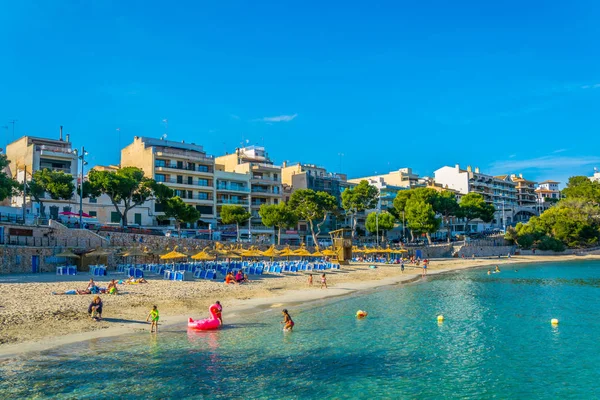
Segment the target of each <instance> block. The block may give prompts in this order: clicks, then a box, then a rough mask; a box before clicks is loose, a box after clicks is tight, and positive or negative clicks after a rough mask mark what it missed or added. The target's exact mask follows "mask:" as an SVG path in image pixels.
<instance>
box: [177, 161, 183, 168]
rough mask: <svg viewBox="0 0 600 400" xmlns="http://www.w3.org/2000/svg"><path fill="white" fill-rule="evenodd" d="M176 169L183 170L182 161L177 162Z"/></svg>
mask: <svg viewBox="0 0 600 400" xmlns="http://www.w3.org/2000/svg"><path fill="white" fill-rule="evenodd" d="M177 169H183V161H177Z"/></svg>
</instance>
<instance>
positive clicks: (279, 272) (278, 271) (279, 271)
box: [274, 266, 282, 275]
mask: <svg viewBox="0 0 600 400" xmlns="http://www.w3.org/2000/svg"><path fill="white" fill-rule="evenodd" d="M274 272H275V273H276V274H279V275H281V273H282V270H281V267H280V266H277V267H275V271H274Z"/></svg>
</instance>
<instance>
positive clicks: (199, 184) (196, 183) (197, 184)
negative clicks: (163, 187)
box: [157, 179, 212, 188]
mask: <svg viewBox="0 0 600 400" xmlns="http://www.w3.org/2000/svg"><path fill="white" fill-rule="evenodd" d="M157 182H158V183H164V184H167V185H168V184H172V185H185V186H195V187H207V188H212V184H211V183H210V182H209V183H204V182H200V181H192V183H189V182H188V181H187V179H183V180H182V181H178V180H177V179H165V180H164V181H157Z"/></svg>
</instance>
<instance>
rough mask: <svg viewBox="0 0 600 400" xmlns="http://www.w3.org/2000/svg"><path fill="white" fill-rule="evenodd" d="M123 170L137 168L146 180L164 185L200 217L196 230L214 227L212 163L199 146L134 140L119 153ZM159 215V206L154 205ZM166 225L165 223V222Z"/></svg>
mask: <svg viewBox="0 0 600 400" xmlns="http://www.w3.org/2000/svg"><path fill="white" fill-rule="evenodd" d="M121 166H122V167H128V166H132V167H138V168H140V169H142V170H143V171H144V173H145V175H146V176H147V177H148V178H152V179H154V180H156V182H159V183H164V184H165V185H167V186H169V187H170V188H171V189H173V192H174V193H175V195H176V196H179V197H181V199H183V201H184V202H186V203H188V204H191V205H193V206H194V207H196V209H197V210H198V211H200V214H201V217H200V218H201V220H199V221H198V222H197V223H196V224H193V225H195V227H206V226H207V225H208V224H210V223H216V208H215V159H214V158H213V157H212V156H208V155H207V154H206V152H205V151H204V148H203V147H202V146H199V145H196V144H194V143H184V142H183V141H182V142H175V141H169V140H162V139H153V138H148V137H138V136H136V137H134V140H133V143H131V144H130V145H128V146H127V147H125V148H124V149H123V150H121ZM154 208H155V212H156V214H157V215H161V212H160V207H159V205H157V204H155V205H154ZM166 223H168V222H166Z"/></svg>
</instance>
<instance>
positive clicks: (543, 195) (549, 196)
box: [535, 180, 560, 214]
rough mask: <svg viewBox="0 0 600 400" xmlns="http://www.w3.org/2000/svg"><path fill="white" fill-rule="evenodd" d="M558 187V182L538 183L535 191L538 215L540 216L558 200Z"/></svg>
mask: <svg viewBox="0 0 600 400" xmlns="http://www.w3.org/2000/svg"><path fill="white" fill-rule="evenodd" d="M558 185H560V182H557V181H550V180H548V181H544V182H540V183H539V185H538V187H537V188H536V189H535V194H536V200H537V206H538V213H540V214H541V213H542V212H544V211H546V210H547V209H548V208H550V207H552V206H553V205H554V204H555V203H556V202H557V201H559V200H560V189H559V188H558Z"/></svg>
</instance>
